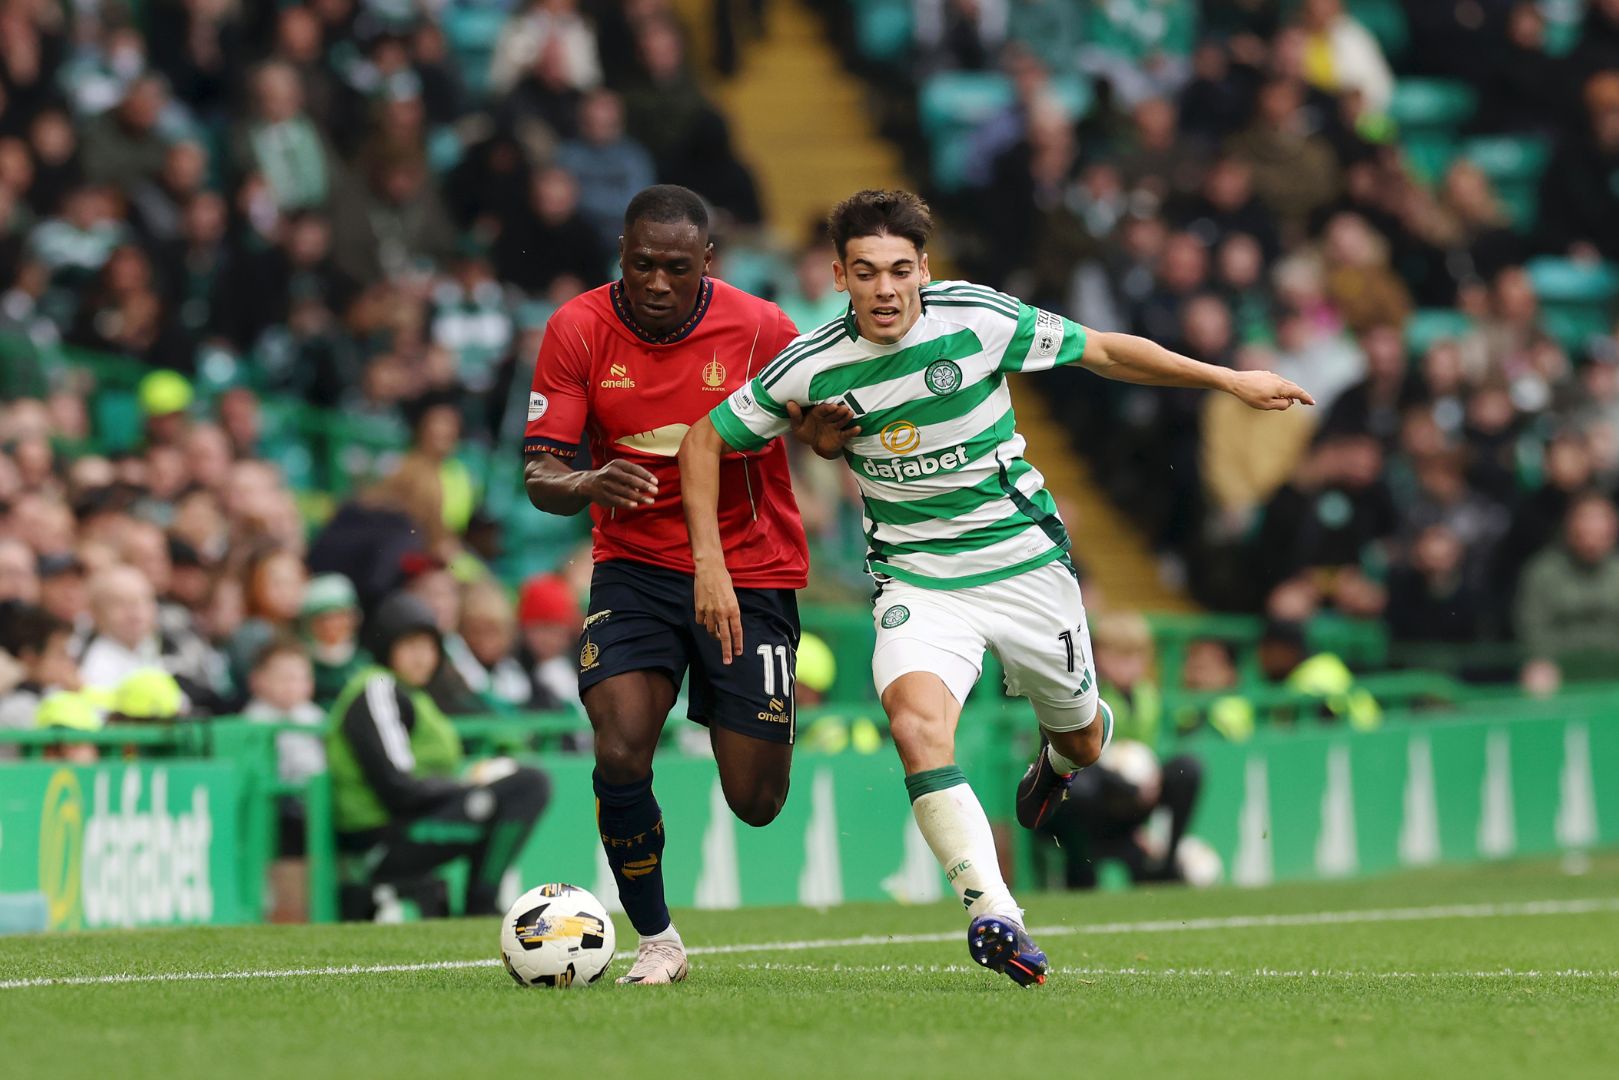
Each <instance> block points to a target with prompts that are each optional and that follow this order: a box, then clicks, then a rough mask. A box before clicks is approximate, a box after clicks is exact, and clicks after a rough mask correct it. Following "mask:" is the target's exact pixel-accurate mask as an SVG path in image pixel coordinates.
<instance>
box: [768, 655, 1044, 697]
mask: <svg viewBox="0 0 1619 1080" xmlns="http://www.w3.org/2000/svg"><path fill="white" fill-rule="evenodd" d="M772 650H774V652H775V654H776V656H775V660H776V663H772V662H771V656H770V654H771V652H772ZM753 651H754V652H756V653H758V654H759V660H760V661H761V662H762V663H763V664H764V669H765V696H766V697H775V696H776V666H777V664H780V666H781V692H782V693H783V694H785V693H787V692H788V691H790V690H791V689H792V688H793V669H792V665H791V664H790V663H789V662H788V658H787V646H785V645H775V646H771V645H761V646H759V647H758V648H757V649H755V650H753ZM1068 670H1069V671H1072V670H1074V669H1073V666H1072V665H1070V666H1069V668H1068Z"/></svg>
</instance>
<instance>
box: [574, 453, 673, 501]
mask: <svg viewBox="0 0 1619 1080" xmlns="http://www.w3.org/2000/svg"><path fill="white" fill-rule="evenodd" d="M580 475H581V479H580V481H579V493H580V494H581V495H585V496H587V497H588V498H589V499H590V501H591V502H593V503H595V504H596V505H597V506H608V507H612V508H613V509H615V510H633V509H635V508H636V507H637V506H651V505H652V500H653V499H654V498H656V497H657V494H658V478H657V477H656V476H653V475H652V474H651V473H650V472H648V471H647V470H645V469H643V468H641V466H639V465H637V464H635V463H634V462H632V461H625V460H624V459H623V458H614V459H613V460H612V461H609V462H608V463H607V464H605V465H603V466H602V467H601V468H599V469H591V470H590V471H589V472H586V473H582V474H580Z"/></svg>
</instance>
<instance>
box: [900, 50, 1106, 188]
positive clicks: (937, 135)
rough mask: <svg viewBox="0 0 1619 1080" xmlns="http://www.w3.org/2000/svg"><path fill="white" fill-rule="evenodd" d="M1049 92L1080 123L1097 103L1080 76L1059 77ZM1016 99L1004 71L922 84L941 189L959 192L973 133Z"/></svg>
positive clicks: (925, 125)
mask: <svg viewBox="0 0 1619 1080" xmlns="http://www.w3.org/2000/svg"><path fill="white" fill-rule="evenodd" d="M1050 89H1051V96H1052V98H1053V99H1055V100H1056V101H1057V103H1058V104H1060V105H1062V106H1063V108H1064V109H1066V110H1067V111H1068V114H1069V116H1071V117H1072V118H1073V119H1074V120H1076V121H1078V120H1080V119H1081V118H1083V117H1084V116H1085V115H1086V114H1087V113H1088V112H1090V110H1091V106H1092V105H1093V104H1094V103H1095V94H1094V92H1093V91H1092V89H1091V84H1090V81H1089V80H1088V79H1086V78H1085V77H1084V76H1083V75H1079V74H1077V73H1071V74H1066V75H1058V76H1054V77H1053V78H1052V80H1051V84H1050ZM1015 99H1016V98H1015V94H1014V92H1013V89H1012V82H1011V80H1010V79H1008V78H1007V77H1006V76H1005V75H1002V74H1000V73H999V72H990V71H984V72H979V71H952V72H945V73H942V74H939V75H935V76H933V77H932V78H930V79H928V80H927V81H926V82H925V83H923V85H922V89H921V91H920V93H919V94H918V101H917V109H918V113H919V115H920V118H921V123H922V131H923V133H924V134H925V135H926V136H927V138H928V141H929V144H930V147H931V151H932V153H931V162H932V171H933V182H934V183H935V184H936V185H937V186H938V187H940V188H941V189H943V190H945V191H958V190H960V188H961V186H962V177H963V174H964V171H965V168H966V165H967V160H968V156H969V154H970V153H971V137H972V131H973V129H974V128H975V127H977V126H978V125H979V124H981V123H983V122H984V121H985V120H987V119H989V118H990V117H992V116H994V115H995V114H996V113H997V112H999V111H1000V110H1002V109H1004V108H1006V107H1007V106H1009V105H1011V104H1012V103H1013V101H1014V100H1015Z"/></svg>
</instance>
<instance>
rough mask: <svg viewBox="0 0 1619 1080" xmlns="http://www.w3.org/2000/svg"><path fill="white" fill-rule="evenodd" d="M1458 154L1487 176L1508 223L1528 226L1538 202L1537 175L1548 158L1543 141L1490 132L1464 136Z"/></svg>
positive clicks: (1543, 170)
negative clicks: (1464, 139)
mask: <svg viewBox="0 0 1619 1080" xmlns="http://www.w3.org/2000/svg"><path fill="white" fill-rule="evenodd" d="M1461 153H1462V156H1463V157H1465V158H1466V159H1467V160H1468V161H1470V162H1472V163H1473V164H1474V165H1477V166H1478V167H1479V168H1480V169H1482V170H1483V171H1484V174H1485V175H1486V176H1488V177H1489V178H1490V183H1491V184H1492V185H1494V187H1495V193H1496V195H1497V196H1498V197H1499V198H1500V200H1501V202H1502V205H1504V206H1505V207H1506V209H1507V211H1508V212H1509V213H1510V214H1511V216H1512V223H1513V224H1514V225H1515V226H1517V227H1518V228H1519V229H1520V230H1527V229H1528V228H1529V227H1530V226H1532V225H1533V224H1534V220H1535V213H1536V210H1537V207H1538V205H1539V189H1540V177H1541V174H1543V173H1544V172H1545V171H1546V162H1547V160H1548V159H1549V158H1550V157H1551V148H1550V146H1548V145H1547V143H1546V140H1545V139H1541V138H1536V137H1534V136H1528V135H1490V136H1484V137H1481V138H1476V139H1468V140H1467V141H1466V142H1464V143H1463V144H1462V148H1461Z"/></svg>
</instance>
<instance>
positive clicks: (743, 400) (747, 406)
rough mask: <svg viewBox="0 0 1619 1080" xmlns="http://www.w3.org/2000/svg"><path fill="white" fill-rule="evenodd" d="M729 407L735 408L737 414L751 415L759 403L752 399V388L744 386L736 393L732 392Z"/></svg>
mask: <svg viewBox="0 0 1619 1080" xmlns="http://www.w3.org/2000/svg"><path fill="white" fill-rule="evenodd" d="M731 407H732V408H733V409H735V410H736V412H737V415H738V416H751V415H753V413H754V412H755V411H756V410H757V409H758V408H759V403H758V402H757V401H756V400H754V397H753V388H752V387H751V386H744V387H742V388H741V389H739V390H738V391H737V392H736V393H734V394H732V395H731Z"/></svg>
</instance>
